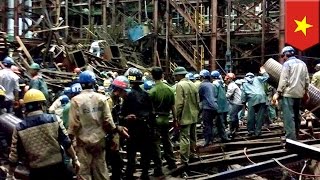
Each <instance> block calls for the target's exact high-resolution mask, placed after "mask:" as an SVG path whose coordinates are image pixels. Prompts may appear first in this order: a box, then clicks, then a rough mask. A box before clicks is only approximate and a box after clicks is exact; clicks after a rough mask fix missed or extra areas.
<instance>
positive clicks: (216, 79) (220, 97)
mask: <svg viewBox="0 0 320 180" xmlns="http://www.w3.org/2000/svg"><path fill="white" fill-rule="evenodd" d="M211 78H212V84H213V86H214V88H215V92H216V93H217V94H216V97H215V98H216V99H217V103H218V110H217V112H218V116H217V119H216V124H217V126H216V128H217V129H216V130H217V131H216V132H217V133H218V135H219V136H220V139H221V141H222V142H227V141H229V138H228V136H227V134H226V131H225V129H226V126H227V125H228V124H227V114H228V112H229V103H228V99H227V96H226V90H225V87H224V82H223V80H221V74H220V72H219V71H212V72H211Z"/></svg>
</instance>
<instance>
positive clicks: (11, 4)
mask: <svg viewBox="0 0 320 180" xmlns="http://www.w3.org/2000/svg"><path fill="white" fill-rule="evenodd" d="M7 3H8V12H7V20H8V25H7V34H8V38H9V40H13V38H14V0H8V1H7Z"/></svg>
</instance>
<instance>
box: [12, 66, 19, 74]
mask: <svg viewBox="0 0 320 180" xmlns="http://www.w3.org/2000/svg"><path fill="white" fill-rule="evenodd" d="M11 70H12V71H13V72H14V73H17V74H21V72H20V71H19V68H18V67H17V66H14V65H12V66H11Z"/></svg>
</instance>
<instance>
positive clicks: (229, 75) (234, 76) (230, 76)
mask: <svg viewBox="0 0 320 180" xmlns="http://www.w3.org/2000/svg"><path fill="white" fill-rule="evenodd" d="M235 78H236V75H235V74H234V73H228V74H227V75H226V77H225V78H224V80H228V79H235Z"/></svg>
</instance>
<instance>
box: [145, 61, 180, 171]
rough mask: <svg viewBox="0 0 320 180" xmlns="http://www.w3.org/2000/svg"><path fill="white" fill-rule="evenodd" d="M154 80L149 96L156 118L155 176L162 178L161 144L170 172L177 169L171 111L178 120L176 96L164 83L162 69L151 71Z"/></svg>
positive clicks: (156, 68)
mask: <svg viewBox="0 0 320 180" xmlns="http://www.w3.org/2000/svg"><path fill="white" fill-rule="evenodd" d="M151 75H152V78H153V79H154V80H155V83H156V84H155V86H154V87H153V88H152V89H151V90H150V91H149V95H150V98H151V101H152V105H153V113H154V115H155V116H156V119H155V120H156V122H155V140H154V141H153V143H155V149H156V155H155V156H154V158H155V159H154V163H155V170H154V176H156V177H158V176H162V175H163V172H162V168H161V167H162V159H161V149H160V144H161V143H162V145H163V151H164V158H165V159H166V161H167V164H168V168H169V169H170V170H172V169H175V168H176V167H177V166H176V162H175V158H174V155H173V148H172V143H171V141H170V137H169V129H170V124H169V115H170V111H171V112H172V116H173V119H174V121H175V120H176V114H175V108H174V102H175V99H174V98H175V96H174V93H173V91H172V90H171V88H170V87H169V86H168V85H166V84H164V83H163V82H162V79H163V71H162V69H161V68H160V67H154V68H153V69H152V70H151Z"/></svg>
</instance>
